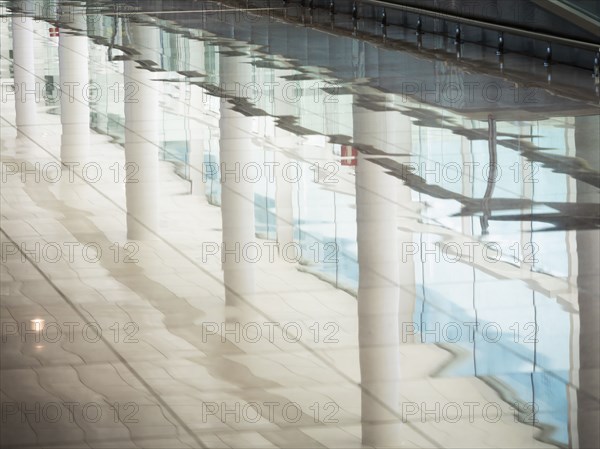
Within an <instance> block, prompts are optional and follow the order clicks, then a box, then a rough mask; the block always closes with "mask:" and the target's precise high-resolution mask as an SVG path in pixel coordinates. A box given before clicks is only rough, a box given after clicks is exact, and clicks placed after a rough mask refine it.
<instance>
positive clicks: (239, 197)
mask: <svg viewBox="0 0 600 449" xmlns="http://www.w3.org/2000/svg"><path fill="white" fill-rule="evenodd" d="M219 65H220V82H221V85H224V86H227V88H228V89H230V91H232V90H233V88H232V86H234V84H235V83H239V84H240V85H242V86H243V85H244V84H245V83H246V82H247V78H248V77H247V75H248V72H249V71H250V70H251V68H252V66H251V65H250V64H247V63H246V61H245V60H243V58H237V57H231V56H223V57H221V58H220V61H219ZM242 90H243V89H242ZM238 92H239V90H238ZM233 108H234V104H233V103H232V102H230V101H222V102H221V116H220V120H219V128H220V136H221V137H220V142H219V147H220V151H219V154H220V162H221V167H220V168H221V216H222V220H223V246H222V248H221V252H222V258H223V275H224V280H225V288H226V303H227V305H233V304H234V303H235V302H236V301H235V299H236V297H237V296H236V294H245V293H252V292H253V291H254V288H255V285H254V284H255V281H254V277H255V273H254V271H255V269H254V263H253V262H252V261H251V260H250V258H251V257H253V256H254V254H255V252H254V251H251V252H249V253H245V252H244V248H248V246H246V245H248V244H250V245H251V244H252V243H254V242H255V241H256V239H255V235H256V231H255V222H254V184H253V183H251V182H248V180H247V179H245V177H244V175H243V173H244V169H245V167H248V166H249V165H248V164H249V163H250V162H253V160H254V158H253V156H254V152H253V148H254V143H253V142H252V117H246V116H244V115H243V114H241V113H240V112H237V111H234V110H233ZM261 249H264V247H262V246H261ZM225 251H231V253H230V254H227V253H226V252H225ZM246 256H247V257H246Z"/></svg>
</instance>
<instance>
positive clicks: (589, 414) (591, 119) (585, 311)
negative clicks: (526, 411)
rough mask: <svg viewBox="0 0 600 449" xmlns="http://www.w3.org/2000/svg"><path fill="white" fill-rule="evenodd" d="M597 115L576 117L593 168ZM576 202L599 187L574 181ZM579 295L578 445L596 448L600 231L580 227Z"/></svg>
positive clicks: (592, 197) (599, 160)
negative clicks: (575, 183)
mask: <svg viewBox="0 0 600 449" xmlns="http://www.w3.org/2000/svg"><path fill="white" fill-rule="evenodd" d="M599 134H600V117H598V116H588V117H576V118H575V147H576V153H577V157H579V158H581V159H583V160H585V161H587V163H588V164H589V165H590V166H592V167H598V166H599V165H600V153H599V152H598V135H599ZM577 201H578V202H579V203H583V202H594V203H597V201H598V190H597V188H596V187H594V186H591V185H589V184H587V183H584V182H578V183H577ZM592 207H598V206H592ZM577 253H578V261H577V264H578V273H577V288H578V295H579V298H578V299H579V319H580V321H579V322H580V327H579V328H580V333H579V390H578V395H577V407H578V416H577V425H578V438H579V447H581V448H586V449H587V448H596V447H599V443H600V435H599V429H598V420H599V418H600V411H599V410H598V397H599V396H600V344H599V341H600V339H599V336H598V334H599V333H600V308H599V307H598V297H599V296H600V280H599V279H598V266H599V265H600V231H598V230H597V229H580V230H578V231H577Z"/></svg>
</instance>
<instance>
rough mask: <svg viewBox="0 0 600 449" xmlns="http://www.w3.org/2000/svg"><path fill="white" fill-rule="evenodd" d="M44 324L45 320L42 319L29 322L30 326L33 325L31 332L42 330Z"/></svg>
mask: <svg viewBox="0 0 600 449" xmlns="http://www.w3.org/2000/svg"><path fill="white" fill-rule="evenodd" d="M45 322H46V320H43V319H42V318H35V319H33V320H31V324H32V325H33V326H32V327H33V330H34V331H37V332H39V331H41V330H42V329H44V323H45Z"/></svg>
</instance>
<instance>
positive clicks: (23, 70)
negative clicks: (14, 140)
mask: <svg viewBox="0 0 600 449" xmlns="http://www.w3.org/2000/svg"><path fill="white" fill-rule="evenodd" d="M11 22H12V32H13V70H14V81H15V112H16V125H17V130H18V134H19V135H22V133H23V132H24V131H26V128H25V127H27V126H31V125H35V124H36V100H37V99H38V97H37V95H38V93H41V90H40V89H36V83H35V65H34V52H33V19H32V18H31V17H26V16H21V15H18V14H17V15H14V16H13V17H12V18H11ZM28 92H31V94H29V95H27V93H28ZM34 92H35V94H34Z"/></svg>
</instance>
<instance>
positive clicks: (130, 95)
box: [117, 22, 160, 240]
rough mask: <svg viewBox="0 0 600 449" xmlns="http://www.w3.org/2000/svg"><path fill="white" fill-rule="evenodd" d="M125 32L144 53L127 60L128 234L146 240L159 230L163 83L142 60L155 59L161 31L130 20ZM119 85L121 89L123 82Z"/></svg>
mask: <svg viewBox="0 0 600 449" xmlns="http://www.w3.org/2000/svg"><path fill="white" fill-rule="evenodd" d="M125 34H126V35H127V36H129V39H131V42H130V43H129V45H131V46H134V47H137V48H140V53H141V57H140V58H139V59H136V60H126V61H125V62H124V63H123V65H124V68H123V84H122V88H123V95H124V103H125V126H124V128H125V167H124V169H125V173H126V175H127V177H128V178H127V182H126V184H125V188H126V198H127V237H128V238H130V239H134V240H145V239H148V238H152V237H155V235H156V234H155V233H156V232H157V231H158V217H159V215H158V214H159V209H158V201H159V182H160V179H159V170H158V150H159V133H158V130H159V128H158V126H159V115H160V105H159V90H158V89H159V86H160V84H158V83H155V82H154V81H153V79H154V78H155V75H154V73H153V72H152V71H150V70H148V67H143V66H142V64H143V62H147V61H152V57H153V54H152V52H151V51H150V50H149V48H156V47H153V46H158V45H159V42H160V31H159V30H158V29H156V28H154V27H149V26H143V25H141V24H138V23H135V22H129V23H128V24H127V27H126V33H125ZM142 43H143V44H142ZM117 88H118V89H119V91H120V89H121V86H117Z"/></svg>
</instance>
